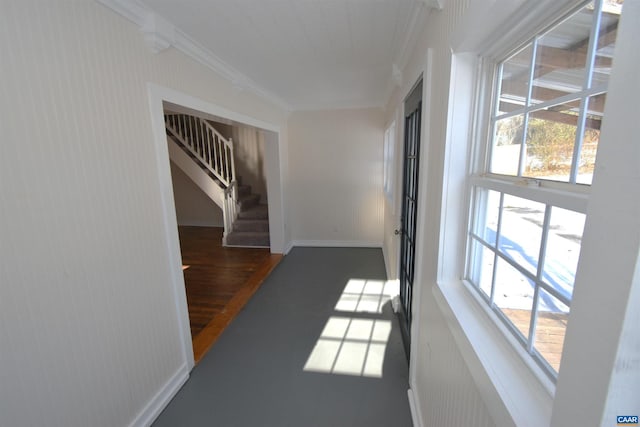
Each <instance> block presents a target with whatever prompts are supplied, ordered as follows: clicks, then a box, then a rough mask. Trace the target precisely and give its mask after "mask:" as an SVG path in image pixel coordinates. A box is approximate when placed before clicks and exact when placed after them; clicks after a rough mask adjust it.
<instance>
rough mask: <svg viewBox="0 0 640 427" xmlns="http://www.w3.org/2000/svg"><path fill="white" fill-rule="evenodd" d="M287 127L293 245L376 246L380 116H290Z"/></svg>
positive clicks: (365, 112)
mask: <svg viewBox="0 0 640 427" xmlns="http://www.w3.org/2000/svg"><path fill="white" fill-rule="evenodd" d="M288 127H289V138H288V144H289V150H288V155H289V187H290V188H289V194H290V198H291V199H290V201H289V203H290V208H291V221H290V224H291V236H292V240H293V242H294V244H301V245H324V246H326V245H349V246H354V245H355V246H381V244H382V227H383V198H384V195H383V192H382V146H383V138H384V117H383V113H382V111H381V110H380V109H377V108H372V109H353V110H350V109H349V110H332V111H304V112H294V113H293V114H291V116H290V118H289V122H288Z"/></svg>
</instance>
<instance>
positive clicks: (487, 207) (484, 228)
mask: <svg viewBox="0 0 640 427" xmlns="http://www.w3.org/2000/svg"><path fill="white" fill-rule="evenodd" d="M475 191H476V215H475V221H474V227H475V229H474V232H475V233H476V234H477V235H478V236H480V237H482V238H483V239H484V240H485V241H486V242H487V243H489V244H490V245H492V246H495V244H496V233H497V230H498V214H499V211H500V193H498V192H497V191H493V190H486V189H484V188H478V187H476V189H475Z"/></svg>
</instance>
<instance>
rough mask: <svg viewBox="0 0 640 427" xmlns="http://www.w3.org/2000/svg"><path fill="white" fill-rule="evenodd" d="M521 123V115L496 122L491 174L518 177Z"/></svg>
mask: <svg viewBox="0 0 640 427" xmlns="http://www.w3.org/2000/svg"><path fill="white" fill-rule="evenodd" d="M523 123H524V115H523V114H520V115H517V116H514V117H509V118H506V119H500V120H498V121H496V132H495V137H494V139H493V148H492V150H491V172H493V173H498V174H503V175H514V176H517V175H518V164H519V162H520V147H521V146H522V140H523Z"/></svg>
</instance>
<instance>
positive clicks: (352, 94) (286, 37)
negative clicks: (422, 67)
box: [142, 0, 426, 110]
mask: <svg viewBox="0 0 640 427" xmlns="http://www.w3.org/2000/svg"><path fill="white" fill-rule="evenodd" d="M142 3H143V4H144V5H145V6H146V7H148V8H149V9H151V10H152V11H153V12H155V13H156V14H158V15H160V16H162V17H163V18H164V19H165V20H166V21H168V22H170V23H171V24H173V25H174V26H175V27H177V28H179V29H180V30H181V31H182V32H184V33H186V34H187V35H188V36H189V37H190V38H192V39H193V40H195V41H196V42H197V43H199V44H200V45H202V46H203V47H204V48H206V49H207V50H209V51H210V52H211V53H213V54H214V55H215V56H216V57H217V58H218V59H220V60H221V61H222V62H223V63H226V64H228V65H229V66H231V67H232V68H233V69H235V70H236V71H238V72H240V73H241V74H243V75H244V76H246V77H248V78H249V79H250V80H252V81H253V82H254V83H255V85H257V86H258V87H260V88H261V89H264V91H265V92H270V93H272V94H274V95H276V97H278V98H280V99H281V100H283V101H284V102H285V103H286V104H288V106H289V107H290V108H291V109H294V110H300V109H319V108H339V107H364V106H381V105H383V104H384V103H385V102H386V98H387V96H388V95H389V91H390V88H391V81H392V69H393V64H397V63H398V62H401V61H402V55H403V50H406V48H407V45H408V43H409V42H410V37H409V35H410V34H409V33H410V29H411V28H413V27H415V26H416V16H417V15H418V14H422V13H423V12H424V9H425V8H426V6H425V2H424V0H187V1H179V0H142ZM399 65H401V64H399Z"/></svg>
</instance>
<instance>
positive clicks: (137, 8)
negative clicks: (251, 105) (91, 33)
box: [95, 0, 292, 112]
mask: <svg viewBox="0 0 640 427" xmlns="http://www.w3.org/2000/svg"><path fill="white" fill-rule="evenodd" d="M95 1H96V2H98V3H100V4H102V5H104V6H106V7H108V8H109V9H111V10H113V11H114V12H116V13H117V14H119V15H121V16H123V17H124V18H126V19H128V20H129V21H131V22H133V23H134V24H136V25H137V26H138V27H139V28H140V32H141V33H142V34H143V38H144V40H145V42H146V43H147V45H149V48H150V49H151V51H152V52H154V53H159V52H162V51H163V50H165V49H168V48H169V47H171V46H173V47H174V48H176V49H178V50H179V51H181V52H182V53H184V54H185V55H187V56H188V57H190V58H192V59H194V60H196V61H198V62H199V63H201V64H202V65H204V66H206V67H208V68H209V69H211V70H213V71H214V72H215V73H216V74H219V75H220V76H222V77H223V78H225V79H227V80H229V81H230V82H231V84H232V87H233V89H234V90H236V91H238V92H242V91H245V90H246V91H248V92H252V93H253V94H255V95H258V96H260V97H261V98H263V99H266V100H267V101H269V102H271V103H273V104H275V105H277V106H278V107H280V108H282V109H283V110H285V112H289V111H291V110H292V107H291V106H290V105H289V104H288V103H287V102H286V101H284V100H283V99H281V98H280V97H279V96H277V95H276V94H274V93H272V92H270V91H268V90H266V89H265V88H263V87H261V86H260V85H258V84H257V83H256V82H254V81H253V80H251V79H250V78H249V77H247V76H246V75H244V74H242V73H241V72H240V71H238V70H236V69H235V68H233V67H232V66H231V65H229V64H227V63H226V62H224V61H223V60H222V59H220V58H219V57H218V56H216V55H215V54H214V53H213V52H211V51H210V50H208V49H207V48H205V47H204V46H202V45H201V44H200V43H198V42H196V41H195V40H194V39H192V38H191V37H190V36H188V35H187V34H186V33H185V32H184V31H183V30H181V29H180V28H178V27H176V26H175V25H174V24H173V23H171V22H170V21H168V20H167V19H166V18H164V17H163V16H161V15H159V14H157V13H155V12H154V11H153V10H151V9H150V8H148V7H147V6H145V5H144V4H142V3H141V2H139V1H138V0H95Z"/></svg>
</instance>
